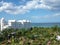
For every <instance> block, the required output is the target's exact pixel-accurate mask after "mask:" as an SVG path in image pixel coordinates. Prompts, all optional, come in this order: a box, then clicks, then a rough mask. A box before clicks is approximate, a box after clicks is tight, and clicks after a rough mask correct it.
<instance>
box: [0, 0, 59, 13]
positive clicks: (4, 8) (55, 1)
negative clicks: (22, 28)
mask: <svg viewBox="0 0 60 45" xmlns="http://www.w3.org/2000/svg"><path fill="white" fill-rule="evenodd" d="M38 8H39V9H47V10H57V11H59V10H60V0H31V1H28V2H26V4H25V5H19V6H17V5H16V4H13V3H11V2H9V3H8V2H4V1H1V2H0V12H6V13H9V14H24V13H26V12H29V11H30V10H32V9H38Z"/></svg>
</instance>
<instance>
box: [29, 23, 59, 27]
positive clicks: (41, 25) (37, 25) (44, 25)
mask: <svg viewBox="0 0 60 45" xmlns="http://www.w3.org/2000/svg"><path fill="white" fill-rule="evenodd" d="M55 25H58V26H59V27H60V23H31V24H30V26H31V27H52V26H55Z"/></svg>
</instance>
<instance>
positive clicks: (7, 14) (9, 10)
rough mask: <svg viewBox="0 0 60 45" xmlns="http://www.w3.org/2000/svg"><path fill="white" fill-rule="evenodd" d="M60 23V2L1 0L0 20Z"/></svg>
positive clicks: (54, 0)
mask: <svg viewBox="0 0 60 45" xmlns="http://www.w3.org/2000/svg"><path fill="white" fill-rule="evenodd" d="M2 17H3V18H5V20H11V19H12V20H13V19H15V20H23V19H26V20H30V21H31V22H33V23H45V22H60V0H0V19H1V18H2Z"/></svg>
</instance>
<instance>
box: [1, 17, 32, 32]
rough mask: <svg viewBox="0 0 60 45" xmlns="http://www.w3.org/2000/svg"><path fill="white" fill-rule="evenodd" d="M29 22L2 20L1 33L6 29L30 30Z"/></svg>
mask: <svg viewBox="0 0 60 45" xmlns="http://www.w3.org/2000/svg"><path fill="white" fill-rule="evenodd" d="M30 22H31V21H29V20H18V21H16V20H8V22H7V21H5V20H4V18H2V19H1V23H0V24H1V31H2V30H4V29H6V28H14V29H20V28H30Z"/></svg>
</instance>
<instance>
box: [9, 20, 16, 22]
mask: <svg viewBox="0 0 60 45" xmlns="http://www.w3.org/2000/svg"><path fill="white" fill-rule="evenodd" d="M15 21H16V20H8V22H15Z"/></svg>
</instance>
